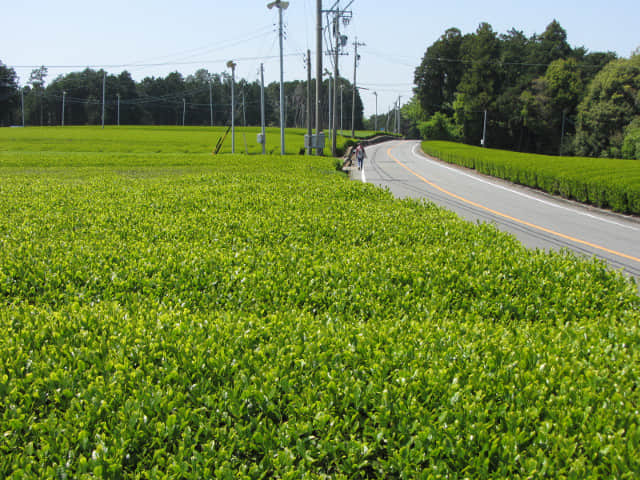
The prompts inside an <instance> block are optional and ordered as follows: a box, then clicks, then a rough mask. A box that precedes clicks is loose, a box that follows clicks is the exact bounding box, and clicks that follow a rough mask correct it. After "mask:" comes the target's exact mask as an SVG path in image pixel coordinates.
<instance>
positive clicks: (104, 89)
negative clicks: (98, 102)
mask: <svg viewBox="0 0 640 480" xmlns="http://www.w3.org/2000/svg"><path fill="white" fill-rule="evenodd" d="M106 93H107V72H104V73H103V75H102V128H104V100H105V95H106Z"/></svg>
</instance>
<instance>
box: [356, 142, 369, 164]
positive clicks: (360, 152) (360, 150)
mask: <svg viewBox="0 0 640 480" xmlns="http://www.w3.org/2000/svg"><path fill="white" fill-rule="evenodd" d="M366 157H367V152H365V151H364V146H363V145H362V143H359V144H358V146H357V147H356V160H358V170H362V167H363V165H364V159H365V158H366Z"/></svg>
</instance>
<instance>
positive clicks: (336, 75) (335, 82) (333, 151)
mask: <svg viewBox="0 0 640 480" xmlns="http://www.w3.org/2000/svg"><path fill="white" fill-rule="evenodd" d="M333 22H334V23H333V34H334V35H335V37H336V51H335V52H334V54H335V58H334V60H333V117H332V121H331V126H332V127H333V129H332V130H331V155H332V156H333V157H335V156H336V155H337V142H338V138H337V136H336V123H338V112H337V110H338V108H337V107H338V99H337V97H338V78H340V69H339V68H338V58H340V57H339V55H340V2H339V1H338V14H337V15H336V16H335V17H334V20H333Z"/></svg>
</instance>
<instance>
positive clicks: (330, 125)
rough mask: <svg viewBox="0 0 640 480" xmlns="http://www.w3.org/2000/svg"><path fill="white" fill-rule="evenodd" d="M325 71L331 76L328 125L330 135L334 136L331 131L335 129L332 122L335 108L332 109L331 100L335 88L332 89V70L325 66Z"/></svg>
mask: <svg viewBox="0 0 640 480" xmlns="http://www.w3.org/2000/svg"><path fill="white" fill-rule="evenodd" d="M324 73H325V75H327V76H328V77H329V92H328V93H329V102H328V104H327V105H328V107H329V117H328V122H329V126H328V129H329V136H331V137H332V138H333V136H332V135H331V132H332V131H333V124H332V121H333V114H332V113H333V110H332V107H333V102H332V101H331V100H332V99H331V94H332V93H333V90H332V89H331V72H330V71H329V70H328V69H326V68H325V69H324Z"/></svg>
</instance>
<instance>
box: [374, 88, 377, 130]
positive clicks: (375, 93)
mask: <svg viewBox="0 0 640 480" xmlns="http://www.w3.org/2000/svg"><path fill="white" fill-rule="evenodd" d="M373 94H374V95H375V96H376V116H375V117H373V122H374V125H375V127H374V128H375V131H376V133H377V132H378V92H373Z"/></svg>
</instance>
